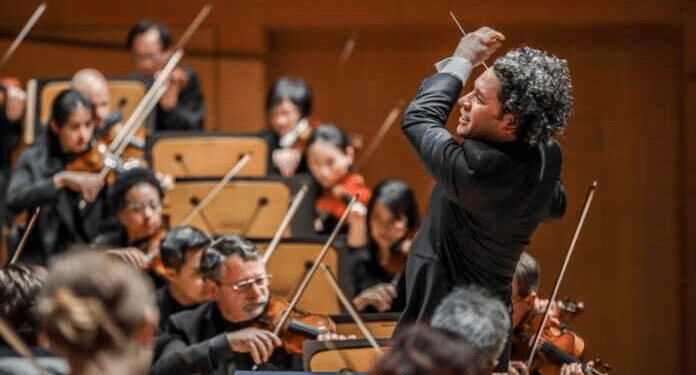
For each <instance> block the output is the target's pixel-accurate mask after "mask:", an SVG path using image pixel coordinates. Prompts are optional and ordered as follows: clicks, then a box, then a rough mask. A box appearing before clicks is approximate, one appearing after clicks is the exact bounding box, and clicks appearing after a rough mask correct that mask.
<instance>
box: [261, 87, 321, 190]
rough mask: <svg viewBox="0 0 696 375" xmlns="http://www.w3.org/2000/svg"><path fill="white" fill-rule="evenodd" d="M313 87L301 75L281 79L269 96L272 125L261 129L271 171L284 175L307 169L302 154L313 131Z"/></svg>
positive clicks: (271, 89)
mask: <svg viewBox="0 0 696 375" xmlns="http://www.w3.org/2000/svg"><path fill="white" fill-rule="evenodd" d="M311 114H312V90H311V89H310V87H309V85H308V84H307V82H305V81H304V80H303V79H301V78H292V77H281V78H278V79H277V80H276V81H275V82H274V83H273V84H272V85H271V87H270V89H268V94H267V95H266V116H267V117H268V123H269V125H270V126H269V127H268V128H266V129H264V130H262V131H261V132H259V136H261V137H262V138H264V139H265V140H266V143H267V144H268V172H269V174H276V175H277V174H280V175H281V176H284V177H290V176H294V175H295V174H297V173H303V172H307V165H306V162H305V161H304V160H303V158H302V155H303V152H304V148H305V145H306V144H307V140H308V139H309V136H310V134H311V133H312V126H311V124H310V122H309V116H310V115H311Z"/></svg>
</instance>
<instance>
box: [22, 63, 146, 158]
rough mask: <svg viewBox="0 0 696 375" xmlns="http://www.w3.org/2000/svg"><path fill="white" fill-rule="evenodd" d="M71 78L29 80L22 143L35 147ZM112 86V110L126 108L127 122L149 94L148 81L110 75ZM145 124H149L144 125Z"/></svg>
mask: <svg viewBox="0 0 696 375" xmlns="http://www.w3.org/2000/svg"><path fill="white" fill-rule="evenodd" d="M70 81H71V78H65V77H61V78H38V79H31V80H29V81H28V82H27V104H26V112H25V115H24V124H23V129H22V143H23V145H24V146H31V145H32V144H33V143H34V141H35V139H36V136H37V135H38V134H39V133H40V132H42V131H43V129H42V127H43V126H44V125H45V124H46V123H48V120H49V118H50V116H51V106H52V104H53V100H54V99H55V98H56V96H58V94H60V93H61V92H62V91H63V90H65V89H68V88H70ZM107 82H108V83H109V88H110V89H111V109H112V111H117V110H119V109H120V110H121V111H122V117H121V118H122V121H123V122H125V121H126V120H127V119H128V116H130V114H131V113H132V112H133V110H134V109H135V107H136V106H137V105H138V103H140V100H141V99H142V98H143V96H145V92H146V91H147V84H146V83H145V82H144V81H143V80H142V79H138V78H108V79H107ZM143 125H145V124H143Z"/></svg>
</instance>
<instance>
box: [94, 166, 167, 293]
mask: <svg viewBox="0 0 696 375" xmlns="http://www.w3.org/2000/svg"><path fill="white" fill-rule="evenodd" d="M108 198H109V203H110V207H109V208H110V212H111V213H112V214H113V217H115V218H116V220H117V222H116V223H109V224H108V225H105V226H104V227H106V228H107V229H106V230H104V231H103V232H102V233H101V234H100V235H99V236H98V237H97V238H96V239H95V240H94V243H95V244H96V245H109V246H112V247H119V248H120V249H118V250H109V252H110V253H111V254H113V255H118V256H120V257H122V258H124V259H125V260H127V261H129V262H131V263H133V264H134V265H135V266H137V267H138V268H141V269H148V268H149V267H150V262H149V261H148V260H147V258H146V256H145V254H148V253H150V252H152V251H159V245H160V242H161V240H162V238H163V237H164V229H163V227H162V199H163V198H164V190H163V189H162V186H161V185H160V182H159V180H157V178H156V177H155V175H154V173H152V171H151V170H149V169H145V168H134V169H131V170H127V171H125V172H121V173H119V174H118V175H117V176H116V180H114V183H113V184H112V185H111V187H110V189H109V193H108ZM157 276H159V277H161V275H157ZM155 281H156V282H158V283H160V284H161V280H158V279H155Z"/></svg>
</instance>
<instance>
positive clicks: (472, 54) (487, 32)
mask: <svg viewBox="0 0 696 375" xmlns="http://www.w3.org/2000/svg"><path fill="white" fill-rule="evenodd" d="M504 40H505V36H504V35H503V34H501V33H500V32H498V31H496V30H493V29H491V28H490V27H485V26H484V27H482V28H480V29H478V30H476V31H473V32H470V33H468V34H466V35H465V36H463V37H462V39H461V40H460V41H459V45H457V49H456V50H455V51H454V55H453V56H457V57H462V58H464V59H467V60H469V61H470V62H471V65H472V66H476V65H478V64H480V63H482V62H483V61H484V60H486V59H488V58H489V57H491V55H493V53H494V52H495V51H496V50H497V49H498V47H500V45H501V44H502V42H503V41H504Z"/></svg>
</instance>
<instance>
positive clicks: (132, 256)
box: [106, 247, 149, 270]
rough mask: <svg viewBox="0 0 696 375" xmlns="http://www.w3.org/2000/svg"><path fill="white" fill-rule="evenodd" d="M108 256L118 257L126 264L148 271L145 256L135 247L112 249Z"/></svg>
mask: <svg viewBox="0 0 696 375" xmlns="http://www.w3.org/2000/svg"><path fill="white" fill-rule="evenodd" d="M106 254H108V255H111V256H115V257H118V258H120V259H121V260H123V261H124V262H128V263H130V264H132V265H133V266H135V267H136V268H138V269H141V270H146V269H148V267H149V264H148V262H147V259H146V257H145V254H144V253H143V252H142V251H141V250H139V249H136V248H134V247H127V248H123V249H111V250H107V251H106Z"/></svg>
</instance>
